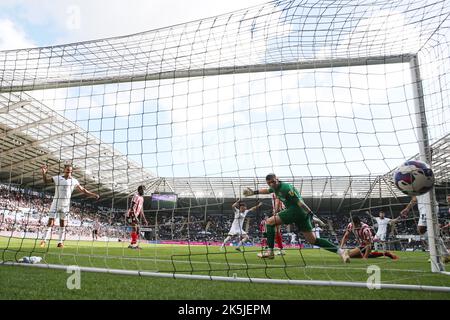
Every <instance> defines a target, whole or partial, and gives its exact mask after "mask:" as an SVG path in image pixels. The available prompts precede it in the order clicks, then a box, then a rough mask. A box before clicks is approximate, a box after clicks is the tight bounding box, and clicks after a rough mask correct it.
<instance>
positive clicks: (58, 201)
mask: <svg viewBox="0 0 450 320" xmlns="http://www.w3.org/2000/svg"><path fill="white" fill-rule="evenodd" d="M41 170H42V179H43V180H44V183H45V184H48V183H51V182H53V183H54V184H55V196H54V197H53V202H52V204H51V206H50V211H49V214H48V216H49V219H48V224H47V231H46V232H45V235H44V237H43V238H42V241H41V247H42V248H43V247H45V243H46V241H47V240H48V239H49V238H50V235H51V233H52V227H53V225H54V224H55V219H56V218H59V225H60V227H59V242H58V247H59V248H62V247H63V246H64V244H63V241H64V236H65V233H66V219H67V218H68V216H69V212H70V200H71V198H72V192H73V190H74V189H75V188H77V189H78V191H80V192H82V193H84V194H86V195H88V196H91V197H94V198H96V199H98V198H100V196H99V195H98V194H95V193H93V192H90V191H88V190H86V189H85V188H84V187H82V186H81V185H80V183H79V182H78V180H77V179H75V178H74V177H72V172H73V166H72V165H71V164H66V165H64V174H63V175H62V176H54V177H52V179H49V178H48V177H47V172H48V168H47V166H45V165H44V166H42V167H41Z"/></svg>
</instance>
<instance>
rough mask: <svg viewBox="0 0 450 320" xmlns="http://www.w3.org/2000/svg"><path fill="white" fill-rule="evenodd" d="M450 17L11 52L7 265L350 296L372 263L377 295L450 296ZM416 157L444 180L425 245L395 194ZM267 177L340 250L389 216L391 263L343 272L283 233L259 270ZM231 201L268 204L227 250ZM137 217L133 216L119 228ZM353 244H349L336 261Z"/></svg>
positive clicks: (300, 13) (284, 21) (405, 14)
mask: <svg viewBox="0 0 450 320" xmlns="http://www.w3.org/2000/svg"><path fill="white" fill-rule="evenodd" d="M449 16H450V3H449V1H438V0H435V1H424V0H414V1H412V0H394V1H392V0H389V1H384V0H378V1H370V2H368V1H363V0H359V1H344V0H341V1H334V0H333V1H320V2H317V1H309V0H305V1H294V0H292V1H287V0H280V1H272V2H268V3H266V4H264V5H259V6H255V7H252V8H248V9H243V10H240V11H236V12H232V13H228V14H223V15H220V16H216V17H210V18H205V19H201V20H198V21H192V22H187V23H183V24H179V25H175V26H170V27H166V28H161V29H157V30H151V31H146V32H142V33H138V34H133V35H128V36H123V37H115V38H108V39H100V40H93V41H86V42H80V43H71V44H64V45H55V46H51V47H41V48H29V49H20V50H10V51H2V52H0V66H1V68H0V147H1V153H0V201H1V202H0V260H1V261H2V263H4V264H16V263H20V262H19V261H23V258H24V257H25V258H26V257H38V258H40V259H41V260H40V262H39V263H37V264H36V265H39V266H47V267H48V266H51V267H55V268H58V267H61V268H63V267H64V266H67V265H78V266H81V267H83V268H84V269H85V270H88V271H89V270H93V271H98V270H109V271H110V272H118V273H120V272H124V273H129V274H133V273H136V274H141V275H144V274H148V275H156V276H158V275H160V276H170V277H199V278H207V279H220V280H232V281H238V280H239V281H253V282H258V281H261V282H264V281H274V282H277V281H278V282H283V281H284V283H307V284H319V285H354V286H366V280H367V278H368V272H369V271H370V270H373V267H374V266H375V267H377V268H378V269H379V270H380V272H381V285H382V286H390V287H396V286H397V287H402V288H413V289H424V288H427V289H430V290H443V291H445V290H447V291H448V290H450V288H449V287H448V276H447V275H445V274H444V273H445V263H444V261H445V259H446V251H445V250H444V247H445V246H447V247H448V235H449V233H448V232H449V229H448V228H445V226H446V225H447V224H448V223H449V219H450V216H449V208H448V206H449V204H448V201H449V200H448V195H449V189H450V185H449V182H450V170H449V165H448V160H449V159H448V158H449V154H450V135H449V132H450V131H449V123H450V107H449V106H450V91H449V85H450V79H449V73H450V58H449V54H450V50H449V49H450V43H449V42H450V38H449V34H450V33H449V27H450V20H449ZM409 159H418V160H422V161H425V162H427V163H428V164H429V165H430V166H431V168H432V169H433V171H434V175H435V179H436V182H435V188H434V189H433V190H432V191H431V192H430V194H432V197H431V198H432V199H435V200H436V202H437V204H438V205H437V207H436V206H431V203H429V202H428V203H427V204H426V205H427V206H428V207H430V208H431V207H432V208H435V207H436V208H437V209H432V210H431V211H430V213H429V214H428V215H427V217H426V220H427V226H428V231H427V233H424V234H421V233H419V231H418V229H417V224H418V221H419V218H420V212H419V209H418V207H417V206H411V210H410V212H409V213H408V215H403V216H402V215H401V212H402V210H403V209H404V208H405V207H406V206H407V205H408V203H410V201H411V198H410V197H408V196H406V195H405V194H403V193H401V192H400V191H399V190H398V189H397V188H396V186H395V185H394V184H393V181H392V173H393V172H394V170H395V169H396V168H397V167H398V166H399V165H400V164H401V163H402V162H404V161H406V160H409ZM66 164H70V165H72V169H73V173H72V175H73V177H74V178H76V179H77V180H78V181H79V185H80V186H82V187H81V188H78V187H77V188H74V191H73V194H71V200H70V213H68V214H67V217H66V219H65V221H66V223H67V226H66V227H60V221H59V217H60V216H59V215H56V216H55V217H56V218H55V220H54V226H53V228H49V226H48V221H49V219H50V218H51V217H53V216H54V215H52V214H54V212H53V211H55V210H53V209H54V208H53V207H51V204H52V201H53V200H54V192H55V188H56V189H58V188H59V187H60V185H59V183H57V182H56V185H55V183H52V181H57V180H54V179H53V178H52V177H57V176H64V175H66V176H65V178H64V181H67V172H65V170H66V167H65V165H66ZM43 166H44V168H45V169H42V167H43ZM43 170H44V171H45V170H47V171H48V172H47V173H46V177H47V178H48V179H49V180H50V183H44V179H43V173H45V172H43ZM269 173H275V174H276V175H277V176H278V177H279V178H280V180H282V181H284V182H286V183H290V184H292V185H294V186H295V188H296V189H297V190H298V191H299V192H300V194H301V195H302V197H303V199H304V201H305V203H306V204H307V205H308V206H309V207H310V208H311V209H312V210H313V212H314V213H315V214H316V216H317V217H318V218H319V219H320V220H321V221H322V222H323V223H324V224H323V225H322V226H320V229H319V228H316V225H313V227H315V229H314V232H315V233H316V235H319V234H320V237H321V238H326V239H328V240H329V241H330V242H332V243H333V244H334V245H336V246H339V245H340V243H341V241H342V237H343V236H344V234H345V230H346V227H347V225H348V223H349V222H350V221H351V219H352V217H354V216H358V217H359V218H360V219H361V221H362V222H364V223H366V224H367V225H368V226H369V227H371V228H372V229H373V230H374V231H375V232H377V231H379V229H380V228H382V226H381V224H383V222H379V221H378V220H377V218H379V217H380V211H384V214H385V218H387V219H392V220H395V221H392V220H391V222H389V224H388V225H387V226H386V228H387V229H386V232H385V238H382V239H380V238H379V237H378V238H377V237H376V238H377V239H376V240H375V242H374V244H373V252H380V253H381V256H379V257H377V259H367V260H364V259H358V258H354V259H352V260H351V264H349V265H348V264H344V263H343V262H342V261H341V259H340V257H339V255H336V254H333V253H331V252H329V251H327V250H324V249H323V248H319V247H317V246H315V245H314V244H310V243H308V242H307V241H306V239H305V237H304V236H303V234H302V232H301V230H298V228H297V226H295V225H283V226H282V227H281V230H280V232H281V239H282V244H283V250H284V254H280V255H276V256H275V259H273V260H272V259H268V260H265V259H260V258H258V257H257V254H258V253H260V252H261V251H262V246H264V243H262V240H263V238H264V235H263V234H262V232H261V231H260V229H259V225H260V222H261V221H262V220H263V219H264V217H265V215H266V216H271V215H272V214H273V208H272V199H271V197H270V196H269V195H261V194H260V195H257V196H254V197H248V198H246V197H244V196H243V190H244V189H245V188H252V189H261V188H267V187H268V186H267V184H266V181H265V177H266V175H267V174H269ZM55 179H57V178H55ZM139 186H144V187H145V191H144V193H143V195H142V198H141V197H140V196H137V193H138V187H139ZM70 187H74V186H72V185H71V186H70ZM66 189H67V188H66ZM83 190H88V191H89V192H90V193H93V194H98V195H99V196H100V198H99V199H98V200H97V199H95V198H94V196H93V195H92V194H90V193H84V192H83ZM61 192H62V191H61ZM69 193H70V192H69ZM69 197H70V195H69ZM139 199H142V200H143V203H141V202H140V201H141V200H139ZM238 199H240V200H241V201H242V202H244V203H245V204H246V205H247V209H251V208H254V207H256V206H257V208H254V210H251V211H249V212H248V213H247V215H246V216H245V218H241V219H242V221H241V222H240V223H241V224H240V226H239V228H240V229H241V231H245V232H246V234H247V235H248V240H247V239H245V240H246V241H245V242H244V243H242V242H240V241H241V240H243V239H242V237H240V238H238V237H234V238H230V239H229V241H227V243H226V244H225V245H224V246H223V247H222V245H223V244H224V240H225V238H227V236H228V233H229V232H230V229H232V223H233V220H234V217H235V214H236V213H235V211H233V209H232V205H233V204H234V203H235V202H236V201H237V200H238ZM259 203H261V205H260V206H258V204H259ZM141 205H142V210H143V213H144V216H139V217H137V218H136V221H137V223H135V222H133V221H132V220H133V219H131V218H130V217H126V214H127V213H128V212H131V213H132V214H133V213H139V212H140V208H141V207H140V206H141ZM56 211H58V212H56V213H57V214H61V213H63V211H64V210H63V209H61V210H56ZM145 221H146V222H147V223H145ZM317 227H319V226H317ZM133 239H134V240H133ZM42 240H45V241H42ZM59 242H62V243H63V246H59V247H58V246H57V244H58V243H59ZM238 245H242V246H238ZM354 247H358V242H357V239H356V238H354V237H353V235H352V234H351V235H350V238H349V240H348V241H347V242H346V243H345V245H344V248H354ZM275 248H277V246H276V245H275ZM236 249H240V250H236ZM386 251H389V252H391V253H392V254H394V255H395V256H396V257H398V258H399V259H391V258H390V257H388V256H386V255H384V253H385V252H386ZM429 259H430V261H428V260H429ZM28 260H29V259H25V261H28ZM38 260H39V259H38ZM371 268H372V269H371Z"/></svg>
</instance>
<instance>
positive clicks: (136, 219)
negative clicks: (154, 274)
mask: <svg viewBox="0 0 450 320" xmlns="http://www.w3.org/2000/svg"><path fill="white" fill-rule="evenodd" d="M144 190H145V186H139V187H138V189H137V193H135V194H134V196H133V198H132V199H131V204H130V208H129V209H128V211H127V213H126V215H125V220H126V222H127V224H128V225H130V226H131V234H130V236H131V243H130V245H129V246H128V248H130V249H140V247H139V246H138V244H137V241H138V238H139V225H140V224H141V221H142V220H143V221H144V223H145V225H148V222H147V219H146V218H145V215H144Z"/></svg>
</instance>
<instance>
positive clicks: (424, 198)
mask: <svg viewBox="0 0 450 320" xmlns="http://www.w3.org/2000/svg"><path fill="white" fill-rule="evenodd" d="M430 199H431V197H430V194H428V193H425V194H423V195H420V196H412V198H411V201H410V202H409V203H408V205H407V206H406V207H405V209H403V210H402V211H401V215H402V216H403V217H405V218H406V217H407V216H408V213H409V211H410V210H411V209H412V208H413V207H414V205H416V204H417V209H418V211H419V221H418V222H417V232H418V233H419V234H420V235H424V234H425V233H426V232H427V213H428V212H429V210H430V208H431V207H430V206H429V204H430V201H431V200H430ZM433 206H434V208H433V210H434V212H436V213H437V212H439V203H438V202H437V201H436V200H435V202H434V204H433ZM430 215H431V214H430ZM436 243H437V246H438V249H439V251H440V254H441V255H442V256H443V257H444V263H448V262H449V261H450V253H449V251H448V249H447V247H446V246H445V244H444V240H443V239H442V237H438V238H437V239H436Z"/></svg>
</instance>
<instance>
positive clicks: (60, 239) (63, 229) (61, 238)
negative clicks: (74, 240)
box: [59, 227, 66, 243]
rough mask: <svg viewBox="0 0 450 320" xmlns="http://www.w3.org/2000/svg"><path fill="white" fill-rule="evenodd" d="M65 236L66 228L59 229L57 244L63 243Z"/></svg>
mask: <svg viewBox="0 0 450 320" xmlns="http://www.w3.org/2000/svg"><path fill="white" fill-rule="evenodd" d="M65 235H66V227H59V243H63V241H64V236H65Z"/></svg>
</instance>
